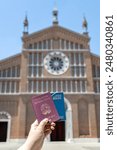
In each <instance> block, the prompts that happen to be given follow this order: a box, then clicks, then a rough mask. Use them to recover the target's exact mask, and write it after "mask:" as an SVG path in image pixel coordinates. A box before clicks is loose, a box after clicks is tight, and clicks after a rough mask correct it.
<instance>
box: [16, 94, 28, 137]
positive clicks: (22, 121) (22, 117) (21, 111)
mask: <svg viewBox="0 0 117 150" xmlns="http://www.w3.org/2000/svg"><path fill="white" fill-rule="evenodd" d="M17 130H18V138H25V130H26V103H25V102H24V101H23V99H22V97H20V98H19V103H18V125H17Z"/></svg>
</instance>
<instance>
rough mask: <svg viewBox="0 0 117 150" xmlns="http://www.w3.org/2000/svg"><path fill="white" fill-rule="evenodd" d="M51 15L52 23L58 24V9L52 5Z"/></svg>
mask: <svg viewBox="0 0 117 150" xmlns="http://www.w3.org/2000/svg"><path fill="white" fill-rule="evenodd" d="M52 15H53V25H58V9H57V7H54V9H53V12H52Z"/></svg>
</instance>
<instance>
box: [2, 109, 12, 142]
mask: <svg viewBox="0 0 117 150" xmlns="http://www.w3.org/2000/svg"><path fill="white" fill-rule="evenodd" d="M10 125H11V116H10V114H9V113H7V112H4V111H2V112H0V142H6V141H8V140H9V139H10Z"/></svg>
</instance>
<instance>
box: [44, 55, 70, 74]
mask: <svg viewBox="0 0 117 150" xmlns="http://www.w3.org/2000/svg"><path fill="white" fill-rule="evenodd" d="M44 66H45V68H46V70H47V71H48V72H49V73H51V74H53V75H61V74H63V73H65V72H66V71H67V69H68V67H69V59H68V57H67V56H66V55H65V54H63V53H61V52H51V53H49V54H48V55H47V56H46V57H45V58H44Z"/></svg>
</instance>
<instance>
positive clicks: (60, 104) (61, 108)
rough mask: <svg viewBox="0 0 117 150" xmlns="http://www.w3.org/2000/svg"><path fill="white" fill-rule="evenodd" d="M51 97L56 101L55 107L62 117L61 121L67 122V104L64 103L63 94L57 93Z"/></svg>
mask: <svg viewBox="0 0 117 150" xmlns="http://www.w3.org/2000/svg"><path fill="white" fill-rule="evenodd" d="M51 95H52V99H53V101H54V104H55V107H56V109H57V111H58V114H59V116H60V121H65V120H66V113H65V103H64V94H63V92H55V93H51Z"/></svg>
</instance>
